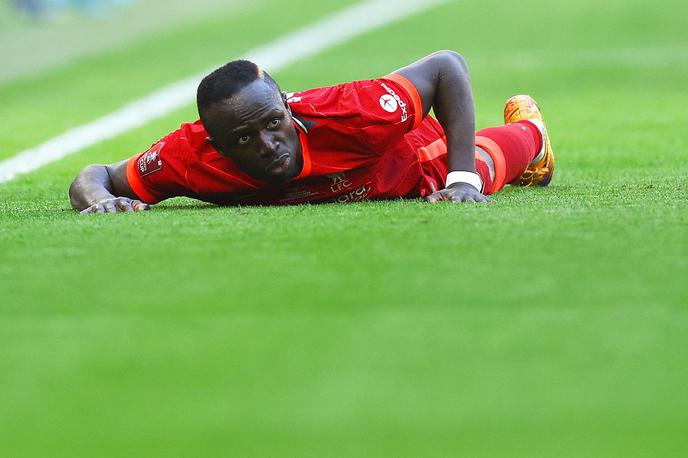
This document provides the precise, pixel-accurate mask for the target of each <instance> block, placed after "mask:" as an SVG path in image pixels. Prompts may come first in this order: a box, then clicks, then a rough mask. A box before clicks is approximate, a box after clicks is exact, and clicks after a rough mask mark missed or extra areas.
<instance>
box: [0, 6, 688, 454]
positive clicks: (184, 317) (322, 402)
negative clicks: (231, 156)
mask: <svg viewBox="0 0 688 458" xmlns="http://www.w3.org/2000/svg"><path fill="white" fill-rule="evenodd" d="M349 3H352V2H351V1H344V0H339V1H331V2H321V3H317V4H316V3H315V2H307V1H306V0H290V1H288V2H287V1H278V0H265V1H261V2H257V3H255V4H253V5H252V6H250V7H249V6H245V7H243V8H242V7H237V8H235V9H232V10H231V11H228V12H227V13H226V14H224V15H222V14H214V15H213V16H212V17H200V16H199V17H195V18H194V19H193V20H192V21H189V22H188V23H186V24H184V25H183V26H181V27H174V28H170V29H169V30H164V31H157V32H156V33H155V34H153V35H150V36H146V37H145V39H144V38H142V39H140V40H133V41H130V42H127V44H126V45H123V46H120V47H114V48H108V49H107V50H104V51H103V52H101V53H97V54H94V55H91V56H88V57H84V58H81V59H78V60H72V61H68V62H65V63H64V64H63V65H60V66H58V67H53V68H51V69H47V70H45V71H42V72H40V73H39V74H37V75H33V76H31V77H21V78H19V79H14V80H10V81H7V82H4V83H2V84H1V85H0V119H2V123H0V160H2V159H6V158H8V157H10V156H11V155H12V154H14V153H16V152H18V151H20V150H22V149H25V148H29V147H31V146H35V145H37V144H38V143H40V142H41V141H44V140H46V139H48V138H50V137H52V136H54V135H56V134H59V133H61V132H63V131H64V130H66V129H68V128H70V127H74V126H77V125H79V124H81V123H84V122H88V121H90V120H92V119H94V118H95V117H97V116H99V115H103V114H106V113H108V112H110V111H112V110H114V109H116V108H118V107H119V106H121V105H123V104H124V103H126V102H128V101H130V100H133V99H135V98H138V97H142V96H144V95H146V94H148V93H149V92H151V91H153V90H154V89H156V88H158V87H160V86H161V85H164V84H166V83H169V82H172V81H175V80H177V79H179V78H182V77H185V76H188V75H192V74H195V73H197V72H199V71H202V70H203V69H205V68H207V67H209V66H212V65H214V64H216V63H221V62H223V61H225V60H227V59H229V58H232V57H235V56H238V55H240V54H241V53H242V52H244V51H245V50H247V49H249V48H252V47H254V46H256V45H258V44H262V43H267V42H269V41H271V40H273V39H275V38H277V37H279V36H281V35H283V34H285V33H287V32H289V31H291V30H295V29H297V28H299V27H301V26H303V25H306V24H309V23H311V22H313V21H315V20H316V19H317V18H318V17H321V16H323V15H324V14H326V13H327V12H330V11H334V10H336V9H338V8H340V7H343V6H345V5H347V4H349ZM686 17H688V7H687V6H686V3H685V2H682V1H678V0H672V1H669V0H667V1H659V2H628V1H625V0H624V1H621V0H612V1H608V2H597V1H592V0H582V1H576V2H567V3H552V2H536V1H534V0H524V1H523V2H517V3H509V2H501V1H497V0H485V1H481V2H467V1H460V2H456V3H450V4H447V5H444V6H441V7H438V8H436V9H434V10H430V11H427V12H425V13H422V14H419V15H417V16H415V17H413V18H410V19H406V20H404V21H401V22H399V23H396V24H393V25H391V26H387V27H385V28H383V29H379V30H376V31H374V32H372V33H369V34H367V35H365V36H362V37H359V38H357V39H354V40H353V41H350V42H348V43H346V44H343V45H341V46H338V47H336V48H334V49H331V50H328V51H326V52H324V53H322V54H320V55H318V56H315V57H312V58H309V59H307V60H304V61H301V62H298V63H295V64H294V65H292V66H291V67H289V68H288V69H286V70H285V71H281V72H279V73H278V74H275V75H274V76H275V77H276V79H277V80H278V81H279V82H280V83H281V84H282V86H283V88H284V89H288V90H296V89H300V88H307V87H313V86H322V85H328V84H333V83H336V82H339V81H344V80H351V79H363V78H369V77H374V76H380V75H384V74H385V73H387V72H389V71H391V70H394V69H396V68H398V67H400V66H403V65H405V64H407V63H409V62H411V61H413V60H415V59H417V58H419V57H421V56H423V55H425V54H427V53H430V52H432V51H434V50H437V49H443V48H450V49H454V50H457V51H459V52H461V53H463V54H464V55H465V57H466V58H467V60H468V63H469V66H470V69H471V72H472V78H473V84H474V90H475V98H476V109H477V118H478V126H479V127H484V126H489V125H495V124H499V123H500V122H501V109H502V104H503V102H504V100H506V99H507V98H508V97H509V96H511V95H513V94H516V93H529V94H531V95H533V96H534V97H535V98H536V99H537V100H538V101H539V102H540V105H541V106H542V108H543V111H544V114H545V120H546V121H547V123H548V126H549V129H550V132H551V136H552V140H553V145H554V148H555V152H556V153H557V159H558V162H557V171H556V174H555V178H554V180H553V183H552V185H551V186H550V187H549V188H548V189H525V190H524V189H507V190H505V191H504V192H502V193H500V194H499V195H496V196H494V198H493V199H492V202H491V203H490V204H489V205H484V206H457V205H435V206H431V205H427V204H424V203H422V202H419V201H391V202H371V203H361V204H353V205H320V206H295V207H287V208H260V207H246V208H217V207H212V206H208V205H204V204H199V203H197V202H193V201H191V200H186V199H175V200H171V201H168V202H166V203H163V204H161V205H159V206H157V207H155V209H154V211H151V212H150V213H147V214H120V215H104V216H94V217H83V216H80V215H78V214H75V213H74V212H72V211H71V210H70V209H69V203H68V200H67V187H68V185H69V183H70V182H71V179H72V178H73V177H74V176H75V174H76V173H77V172H78V171H79V170H80V169H81V168H82V167H83V166H84V165H86V164H87V163H92V162H100V163H102V162H112V161H115V160H119V159H123V158H125V157H129V156H131V155H133V154H134V153H136V152H139V151H142V150H144V149H146V148H147V147H148V146H149V145H150V144H151V143H152V142H153V141H154V140H156V139H157V138H159V137H160V136H162V135H163V134H165V133H167V132H168V131H170V130H172V129H174V128H176V127H177V126H178V124H179V123H180V122H182V121H186V120H191V119H195V110H194V107H193V106H191V105H189V106H187V107H185V108H183V109H181V110H179V111H178V112H175V113H172V114H170V115H169V116H166V117H165V118H163V119H161V120H158V121H156V122H153V123H151V124H149V125H147V126H145V127H143V128H140V129H136V130H134V131H132V132H129V133H127V134H126V135H122V136H120V137H118V138H116V139H113V140H110V141H106V142H103V143H101V144H98V145H97V146H94V147H92V148H89V149H87V150H84V151H82V152H80V153H78V154H76V155H73V156H70V157H68V158H66V159H64V160H62V161H60V162H57V163H54V164H52V165H50V166H47V167H45V168H43V169H41V170H39V171H37V172H34V173H31V174H28V175H25V176H22V177H20V178H18V179H16V180H13V181H11V182H9V183H5V184H2V185H0V218H1V221H0V456H2V457H12V458H19V457H56V456H65V457H70V458H74V457H106V456H113V457H115V456H129V457H132V456H141V457H171V456H180V457H191V456H199V457H210V456H280V457H304V456H318V457H321V456H322V457H324V456H328V457H335V456H336V457H357V456H371V457H376V456H390V457H402V456H409V457H410V456H418V457H428V456H472V457H498V456H502V457H554V456H556V457H562V456H569V457H583V456H619V457H621V456H623V457H635V456H638V457H640V456H644V457H657V456H666V457H669V456H685V455H686V454H688V434H686V432H687V431H688V389H686V386H688V286H687V283H688V204H687V199H686V181H687V179H686V177H687V174H688V165H687V162H688V154H687V153H686V152H687V151H688V135H687V134H686V132H688V129H687V126H688V114H687V110H686V107H687V106H688V91H687V90H686V88H688V35H687V34H686V33H685V24H684V22H685V18H686Z"/></svg>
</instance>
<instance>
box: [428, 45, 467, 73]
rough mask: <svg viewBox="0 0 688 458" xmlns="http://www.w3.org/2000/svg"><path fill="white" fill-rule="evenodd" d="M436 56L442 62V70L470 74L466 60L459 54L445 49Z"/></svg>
mask: <svg viewBox="0 0 688 458" xmlns="http://www.w3.org/2000/svg"><path fill="white" fill-rule="evenodd" d="M434 55H435V56H436V57H437V59H438V60H439V61H440V63H441V67H442V68H444V69H451V70H452V71H455V72H459V73H463V74H468V64H467V63H466V59H465V58H464V57H463V55H461V54H459V53H458V52H456V51H452V50H449V49H445V50H442V51H437V52H436V53H435V54H434Z"/></svg>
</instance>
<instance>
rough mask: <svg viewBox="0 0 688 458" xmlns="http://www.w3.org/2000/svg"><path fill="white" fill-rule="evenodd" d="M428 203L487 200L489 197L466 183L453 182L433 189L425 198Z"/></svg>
mask: <svg viewBox="0 0 688 458" xmlns="http://www.w3.org/2000/svg"><path fill="white" fill-rule="evenodd" d="M425 200H426V201H428V202H430V203H435V202H442V201H447V202H456V203H458V202H489V201H490V199H488V198H487V196H484V195H483V194H482V193H481V192H480V191H478V190H477V189H475V188H474V187H473V186H471V185H470V184H468V183H454V184H452V185H451V186H449V187H448V188H444V189H440V190H439V191H435V192H433V193H432V194H430V195H429V196H427V197H426V198H425Z"/></svg>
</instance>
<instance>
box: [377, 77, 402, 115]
mask: <svg viewBox="0 0 688 458" xmlns="http://www.w3.org/2000/svg"><path fill="white" fill-rule="evenodd" d="M380 85H381V86H382V87H383V89H384V90H385V91H387V94H382V96H381V97H380V106H381V107H382V109H383V110H385V111H386V112H388V113H394V112H396V111H397V110H398V109H399V108H401V122H405V121H406V120H407V119H408V111H407V109H406V103H405V102H404V101H403V100H401V97H399V95H398V94H397V93H396V92H394V89H392V88H391V87H389V86H387V85H386V84H385V83H380Z"/></svg>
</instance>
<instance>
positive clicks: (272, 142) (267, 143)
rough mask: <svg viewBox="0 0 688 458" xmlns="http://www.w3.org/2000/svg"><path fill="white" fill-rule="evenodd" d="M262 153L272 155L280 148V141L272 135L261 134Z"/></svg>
mask: <svg viewBox="0 0 688 458" xmlns="http://www.w3.org/2000/svg"><path fill="white" fill-rule="evenodd" d="M260 139H261V143H262V148H261V150H262V153H263V155H264V156H272V155H274V154H275V153H277V151H278V150H279V146H280V144H279V141H278V140H277V139H276V138H274V137H273V136H271V135H261V136H260Z"/></svg>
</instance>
